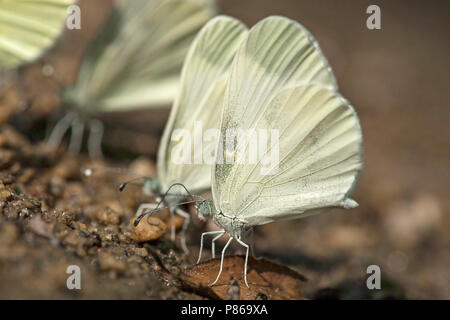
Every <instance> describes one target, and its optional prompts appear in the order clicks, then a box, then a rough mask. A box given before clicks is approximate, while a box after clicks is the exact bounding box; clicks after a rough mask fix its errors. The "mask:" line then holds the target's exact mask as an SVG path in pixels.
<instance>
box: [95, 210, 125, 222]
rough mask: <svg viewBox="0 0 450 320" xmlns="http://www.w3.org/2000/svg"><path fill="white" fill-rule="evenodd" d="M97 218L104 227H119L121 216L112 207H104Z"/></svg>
mask: <svg viewBox="0 0 450 320" xmlns="http://www.w3.org/2000/svg"><path fill="white" fill-rule="evenodd" d="M96 218H97V220H98V221H99V222H100V223H102V224H104V225H108V224H113V225H118V224H119V223H120V216H119V214H118V213H117V212H116V211H115V210H113V209H111V208H110V207H103V208H101V209H100V210H98V212H97V216H96Z"/></svg>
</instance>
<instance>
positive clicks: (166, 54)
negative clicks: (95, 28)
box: [47, 0, 216, 157]
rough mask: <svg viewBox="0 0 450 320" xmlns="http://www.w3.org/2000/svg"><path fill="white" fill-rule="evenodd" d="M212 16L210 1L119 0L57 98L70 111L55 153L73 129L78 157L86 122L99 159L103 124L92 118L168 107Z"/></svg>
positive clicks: (58, 129)
mask: <svg viewBox="0 0 450 320" xmlns="http://www.w3.org/2000/svg"><path fill="white" fill-rule="evenodd" d="M215 12H216V8H215V2H214V0H151V1H148V0H122V1H119V2H118V3H117V5H116V6H115V7H114V8H113V9H112V12H111V14H110V16H109V18H108V19H107V21H106V23H105V25H104V27H103V28H102V30H101V32H100V34H99V36H98V37H97V38H96V39H95V40H94V41H93V43H92V44H91V46H90V48H89V49H88V51H87V53H86V56H85V58H84V59H83V61H82V64H81V67H80V71H79V74H78V78H77V80H76V83H75V84H74V85H73V87H71V88H68V89H66V90H65V91H64V92H63V95H62V100H63V103H64V104H65V105H66V106H69V107H72V108H71V110H72V111H71V112H68V113H67V114H66V115H65V116H64V117H63V118H62V119H61V120H60V121H59V122H58V123H57V124H56V126H55V128H54V129H53V131H52V133H51V135H50V137H49V139H48V141H47V142H48V145H49V146H50V147H51V148H53V149H55V148H57V147H58V146H59V145H60V142H61V140H62V138H63V136H64V134H65V132H66V131H67V130H69V129H70V128H71V129H72V134H71V141H70V145H69V150H70V151H72V152H74V153H78V152H79V150H80V148H81V142H82V137H83V133H84V127H85V124H86V122H87V121H89V127H90V135H89V139H88V151H89V153H90V155H91V156H93V157H98V156H101V148H100V144H101V140H102V135H103V125H102V123H101V122H100V121H98V120H95V119H93V116H94V115H95V114H99V113H105V112H116V111H131V110H137V109H143V108H146V109H151V108H154V107H160V106H165V105H168V104H170V103H172V101H173V98H174V96H175V94H176V91H177V86H178V82H179V73H180V70H181V66H182V63H183V60H184V58H185V56H186V53H187V50H188V49H189V46H190V44H191V42H192V40H193V38H194V36H195V35H196V33H197V32H198V31H199V29H200V28H201V27H202V26H203V25H204V24H205V23H206V22H207V21H208V20H209V19H210V18H211V17H212V16H214V14H215Z"/></svg>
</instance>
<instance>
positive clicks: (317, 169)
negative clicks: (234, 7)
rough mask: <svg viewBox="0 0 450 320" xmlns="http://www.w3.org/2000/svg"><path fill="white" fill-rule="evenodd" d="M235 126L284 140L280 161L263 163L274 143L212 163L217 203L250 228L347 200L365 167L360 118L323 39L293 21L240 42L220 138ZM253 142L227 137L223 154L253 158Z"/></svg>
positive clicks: (268, 22)
mask: <svg viewBox="0 0 450 320" xmlns="http://www.w3.org/2000/svg"><path fill="white" fill-rule="evenodd" d="M230 128H232V129H238V128H239V129H243V130H247V129H254V130H255V132H256V133H257V136H258V134H259V132H260V130H262V131H264V132H266V134H268V135H270V134H271V132H272V130H275V131H276V133H277V134H276V136H275V138H277V139H278V141H279V143H278V145H277V146H276V148H277V150H278V153H277V157H276V158H275V159H274V163H270V162H269V163H268V164H267V163H264V162H262V161H263V160H262V159H263V158H264V157H266V156H267V157H270V151H271V150H273V148H275V147H271V145H268V146H267V150H266V152H265V153H263V154H258V158H257V159H258V161H256V162H255V163H249V160H247V162H244V163H241V164H236V163H226V161H225V163H223V164H220V163H219V164H216V165H215V168H213V175H214V183H213V196H214V200H215V203H216V206H217V207H218V208H219V209H220V210H221V211H222V212H225V213H228V214H231V215H234V216H238V217H239V218H242V219H244V220H245V221H247V222H248V223H249V224H250V225H258V224H263V223H268V222H271V221H274V220H280V219H288V218H296V217H298V216H300V215H307V214H311V213H312V212H317V211H318V210H320V209H321V208H324V207H330V206H340V205H342V203H341V202H342V201H344V200H345V199H346V197H347V195H348V192H349V191H350V189H351V188H352V186H353V184H354V182H355V180H356V177H357V175H358V173H359V171H360V169H361V144H362V139H361V132H360V127H359V123H358V119H357V117H356V115H355V113H354V111H353V109H352V107H351V106H350V105H349V104H348V102H347V101H346V100H345V99H343V98H342V97H341V96H340V95H339V94H338V93H337V86H336V85H335V79H334V76H333V75H332V73H331V69H330V68H329V66H328V63H327V61H326V60H325V58H324V56H323V54H322V53H321V51H320V49H319V47H318V45H317V43H316V42H315V41H314V40H313V38H312V36H311V35H310V34H309V32H307V31H306V30H305V29H304V28H303V27H301V26H300V25H299V24H298V23H295V22H293V21H291V20H289V19H287V18H282V17H270V18H267V19H264V20H263V21H261V22H260V23H258V24H256V25H255V26H254V27H253V28H252V29H251V30H250V32H249V35H248V37H247V38H246V39H245V41H244V42H243V43H242V44H241V46H240V48H239V50H238V53H237V55H236V57H235V60H234V62H233V66H232V71H231V74H230V78H229V82H228V87H227V92H226V96H225V100H224V111H223V118H222V125H221V131H222V135H223V136H225V135H226V134H227V133H226V132H227V130H229V129H230ZM258 138H260V137H258ZM254 145H255V144H254V143H251V142H247V143H242V144H239V143H238V144H236V145H234V146H233V145H232V144H231V145H230V143H229V142H228V143H227V141H226V139H223V142H222V146H221V147H222V148H220V147H219V153H221V154H222V156H223V158H224V159H225V158H226V156H227V155H230V154H234V155H237V154H240V155H249V154H250V153H251V152H254V149H252V148H253V147H254ZM252 150H253V151H252ZM257 152H260V150H258V151H257ZM263 169H264V170H263ZM271 169H273V170H271Z"/></svg>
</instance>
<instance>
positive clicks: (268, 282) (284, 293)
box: [180, 256, 306, 300]
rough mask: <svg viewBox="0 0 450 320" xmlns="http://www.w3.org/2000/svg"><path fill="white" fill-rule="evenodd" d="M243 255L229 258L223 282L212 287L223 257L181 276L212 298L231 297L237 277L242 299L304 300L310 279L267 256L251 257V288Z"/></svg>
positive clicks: (221, 280) (188, 284)
mask: <svg viewBox="0 0 450 320" xmlns="http://www.w3.org/2000/svg"><path fill="white" fill-rule="evenodd" d="M244 261H245V257H243V256H229V257H225V259H224V263H223V271H222V274H221V276H220V279H219V281H218V282H217V284H216V285H214V286H213V287H209V284H211V283H212V282H213V281H214V280H215V279H216V277H217V274H218V272H219V268H220V259H214V260H209V261H206V262H204V263H200V264H198V265H195V266H193V267H192V268H190V269H188V270H187V271H185V272H184V273H182V274H181V275H180V279H181V281H182V282H183V285H185V286H186V285H187V286H189V287H191V288H192V289H193V290H199V291H202V292H204V293H205V294H206V295H209V296H211V297H214V296H216V297H218V298H220V299H226V298H227V292H228V289H229V283H230V279H236V280H237V282H238V285H239V287H240V298H241V299H242V300H255V299H261V298H263V299H265V298H267V299H269V300H281V299H282V300H300V299H301V300H303V299H306V298H305V297H304V296H303V289H304V285H305V282H306V278H305V277H304V276H302V275H301V274H299V273H297V272H295V271H294V270H292V269H290V268H288V267H285V266H282V265H279V264H276V263H274V262H271V261H268V260H266V259H255V258H249V261H248V273H247V281H248V284H249V286H250V288H247V287H246V286H245V283H244V278H243V272H244Z"/></svg>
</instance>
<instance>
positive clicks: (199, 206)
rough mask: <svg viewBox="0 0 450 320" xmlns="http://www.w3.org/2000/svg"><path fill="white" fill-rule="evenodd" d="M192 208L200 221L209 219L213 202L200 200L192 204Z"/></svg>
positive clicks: (211, 214)
mask: <svg viewBox="0 0 450 320" xmlns="http://www.w3.org/2000/svg"><path fill="white" fill-rule="evenodd" d="M194 208H195V210H196V211H197V214H198V217H199V218H200V219H201V220H206V218H211V217H212V216H213V213H214V202H212V201H211V200H201V201H197V202H195V204H194Z"/></svg>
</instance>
